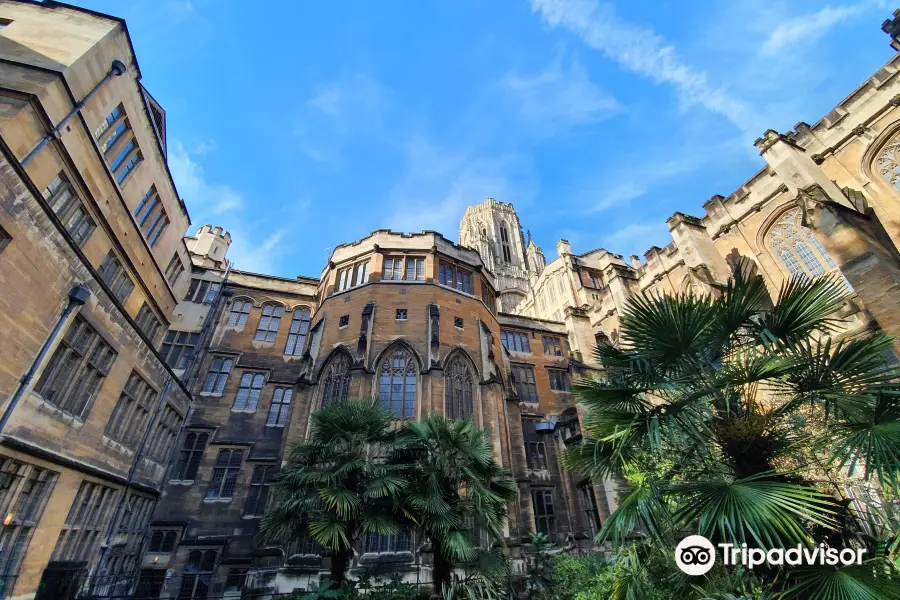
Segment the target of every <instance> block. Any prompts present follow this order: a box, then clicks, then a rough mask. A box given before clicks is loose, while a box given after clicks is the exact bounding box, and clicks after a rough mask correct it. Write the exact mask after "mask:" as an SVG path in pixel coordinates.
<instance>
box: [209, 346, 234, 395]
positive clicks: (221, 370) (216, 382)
mask: <svg viewBox="0 0 900 600" xmlns="http://www.w3.org/2000/svg"><path fill="white" fill-rule="evenodd" d="M216 363H219V365H218V367H216ZM234 363H235V360H234V359H233V358H229V357H228V356H213V357H212V360H211V361H210V363H209V366H208V367H207V369H206V378H205V379H204V381H203V389H202V390H201V392H200V395H201V396H221V395H222V394H223V393H224V392H225V386H226V385H227V384H228V378H229V377H230V376H231V370H232V369H233V368H234ZM226 366H227V368H226ZM213 376H215V377H213ZM211 378H212V379H211ZM210 381H212V382H213V385H212V388H211V389H210Z"/></svg>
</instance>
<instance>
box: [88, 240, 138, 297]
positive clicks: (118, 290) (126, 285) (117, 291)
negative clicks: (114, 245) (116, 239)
mask: <svg viewBox="0 0 900 600" xmlns="http://www.w3.org/2000/svg"><path fill="white" fill-rule="evenodd" d="M97 274H98V275H99V276H100V279H102V280H103V282H104V283H106V285H107V286H108V287H109V289H110V291H112V294H113V296H114V297H115V298H116V300H118V301H119V302H120V303H122V304H125V301H126V300H128V297H129V296H130V295H131V292H133V291H134V281H133V280H132V279H131V277H130V276H129V275H128V271H126V270H125V267H124V266H123V265H122V261H120V260H119V257H118V256H116V253H115V252H113V251H112V250H110V251H109V252H107V254H106V256H105V257H104V258H103V262H102V263H100V267H99V268H98V269H97Z"/></svg>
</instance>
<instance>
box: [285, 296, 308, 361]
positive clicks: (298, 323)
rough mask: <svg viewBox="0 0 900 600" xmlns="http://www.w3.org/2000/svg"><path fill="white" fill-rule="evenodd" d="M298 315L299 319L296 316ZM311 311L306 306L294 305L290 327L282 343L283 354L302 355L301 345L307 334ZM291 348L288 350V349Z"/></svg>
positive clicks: (304, 342) (304, 341)
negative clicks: (285, 340) (283, 343)
mask: <svg viewBox="0 0 900 600" xmlns="http://www.w3.org/2000/svg"><path fill="white" fill-rule="evenodd" d="M298 316H299V317H300V318H299V319H298V318H297V317H298ZM311 319H312V311H311V310H309V309H308V308H306V307H295V308H294V310H293V314H292V315H291V327H290V329H289V330H288V337H287V342H286V343H285V345H284V355H285V356H302V355H303V346H304V345H305V344H306V338H307V336H308V335H309V325H310V322H311ZM289 348H290V349H291V351H290V352H288V349H289Z"/></svg>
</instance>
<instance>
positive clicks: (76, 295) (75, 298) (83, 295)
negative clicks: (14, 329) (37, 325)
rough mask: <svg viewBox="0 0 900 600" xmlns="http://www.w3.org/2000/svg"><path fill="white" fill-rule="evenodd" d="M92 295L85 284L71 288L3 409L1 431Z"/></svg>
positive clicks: (0, 419)
mask: <svg viewBox="0 0 900 600" xmlns="http://www.w3.org/2000/svg"><path fill="white" fill-rule="evenodd" d="M90 297H91V291H90V290H89V289H87V288H86V287H84V286H83V285H80V284H78V285H75V286H73V287H72V289H71V290H69V303H68V304H67V305H66V308H65V309H63V311H62V314H61V315H59V318H58V319H57V320H56V325H55V326H54V327H53V331H51V332H50V335H49V337H47V339H46V340H44V345H43V346H41V349H40V351H38V354H37V356H36V357H35V358H34V361H33V362H32V363H31V366H30V367H29V368H28V371H27V372H26V373H25V375H23V376H22V378H21V379H20V380H19V387H18V388H16V391H15V393H14V394H13V396H12V398H10V399H9V402H7V403H6V409H5V410H4V411H3V416H2V417H0V432H2V431H3V428H4V427H6V423H7V422H8V421H9V418H10V417H11V416H12V413H13V411H14V410H15V409H16V406H17V405H18V404H19V400H21V399H22V395H23V394H24V393H25V390H26V389H28V387H29V386H30V385H31V382H32V380H33V379H34V375H35V373H37V370H38V368H39V367H40V366H41V364H42V363H43V362H44V357H46V356H47V353H48V352H49V351H50V348H51V347H52V346H53V344H55V343H56V338H57V337H59V334H60V332H61V331H62V329H63V327H64V326H65V324H66V321H67V320H68V319H69V315H71V314H72V313H73V312H75V311H76V310H78V309H79V308H81V307H82V306H83V305H84V303H85V302H87V300H88V298H90Z"/></svg>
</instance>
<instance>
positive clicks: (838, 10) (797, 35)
mask: <svg viewBox="0 0 900 600" xmlns="http://www.w3.org/2000/svg"><path fill="white" fill-rule="evenodd" d="M862 8H863V7H862V5H849V6H826V7H825V8H823V9H822V10H820V11H818V12H815V13H812V14H806V15H800V16H797V17H794V18H792V19H789V20H787V21H782V22H781V23H780V24H779V25H778V27H776V28H775V30H774V31H772V33H771V34H770V35H769V37H768V39H766V41H765V42H764V43H763V45H762V52H763V53H764V54H768V55H773V54H777V53H779V52H782V51H784V50H786V49H788V48H789V47H790V46H793V45H794V44H796V43H798V42H800V41H803V42H804V43H809V42H812V41H814V40H817V39H819V38H820V37H822V36H823V35H825V33H826V32H827V31H828V30H829V29H831V28H832V27H834V26H835V25H837V24H838V23H840V22H842V21H846V20H848V19H851V18H853V17H855V16H856V15H858V14H859V13H860V12H862Z"/></svg>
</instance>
